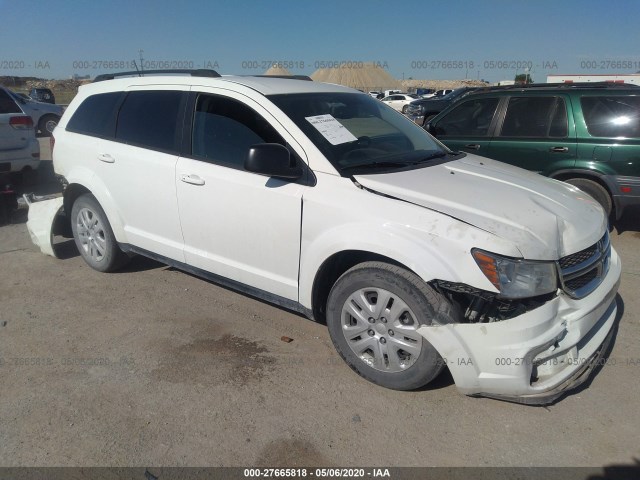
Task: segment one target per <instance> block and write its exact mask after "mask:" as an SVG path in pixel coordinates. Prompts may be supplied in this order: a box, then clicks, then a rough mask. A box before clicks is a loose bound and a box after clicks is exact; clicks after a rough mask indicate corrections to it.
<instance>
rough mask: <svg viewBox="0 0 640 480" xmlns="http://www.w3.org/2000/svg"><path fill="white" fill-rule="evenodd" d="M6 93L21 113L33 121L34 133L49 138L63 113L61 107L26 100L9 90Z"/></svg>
mask: <svg viewBox="0 0 640 480" xmlns="http://www.w3.org/2000/svg"><path fill="white" fill-rule="evenodd" d="M6 91H7V92H8V93H9V95H11V97H12V98H13V99H14V100H15V101H16V102H17V103H18V105H20V108H21V109H22V111H23V112H24V113H26V114H27V115H29V116H30V117H31V118H32V119H33V125H34V127H35V129H36V131H40V134H41V135H42V136H45V137H50V136H51V134H52V133H53V129H54V128H56V125H58V122H59V121H60V117H62V114H63V113H64V108H63V107H62V106H61V105H55V104H51V103H44V102H37V101H35V100H33V99H31V98H29V99H26V98H24V97H21V96H20V95H18V94H17V93H15V92H12V91H11V90H6Z"/></svg>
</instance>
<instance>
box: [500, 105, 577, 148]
mask: <svg viewBox="0 0 640 480" xmlns="http://www.w3.org/2000/svg"><path fill="white" fill-rule="evenodd" d="M567 132H568V126H567V110H566V106H565V104H564V99H562V98H559V97H537V96H536V97H533V96H532V97H511V98H510V99H509V104H508V106H507V113H506V115H505V117H504V122H503V124H502V130H501V132H500V136H501V137H542V138H546V137H555V138H563V137H566V136H567Z"/></svg>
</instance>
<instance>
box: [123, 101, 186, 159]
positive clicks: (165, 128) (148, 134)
mask: <svg viewBox="0 0 640 480" xmlns="http://www.w3.org/2000/svg"><path fill="white" fill-rule="evenodd" d="M185 99H186V94H185V93H184V92H179V91H171V90H155V91H134V92H129V94H127V98H125V100H124V103H123V104H122V107H120V114H119V115H118V124H117V127H116V140H117V141H119V142H124V143H127V144H130V145H136V146H139V147H144V148H150V149H152V150H159V151H162V152H167V153H178V152H179V148H178V145H179V144H180V139H181V134H182V128H178V125H180V126H182V122H181V121H180V119H179V114H180V112H181V111H182V108H181V107H182V104H183V102H184V101H185Z"/></svg>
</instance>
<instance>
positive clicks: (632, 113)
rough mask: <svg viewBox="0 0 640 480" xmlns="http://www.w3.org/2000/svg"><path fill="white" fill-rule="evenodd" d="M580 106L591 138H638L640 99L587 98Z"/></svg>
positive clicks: (639, 131) (582, 100) (581, 101)
mask: <svg viewBox="0 0 640 480" xmlns="http://www.w3.org/2000/svg"><path fill="white" fill-rule="evenodd" d="M580 104H581V106H582V113H583V115H584V120H585V122H586V124H587V130H588V131H589V134H590V135H591V136H593V137H631V138H640V97H636V96H589V97H582V98H580Z"/></svg>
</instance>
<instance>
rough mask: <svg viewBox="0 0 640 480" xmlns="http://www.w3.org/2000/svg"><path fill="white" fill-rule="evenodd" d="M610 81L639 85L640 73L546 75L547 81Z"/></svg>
mask: <svg viewBox="0 0 640 480" xmlns="http://www.w3.org/2000/svg"><path fill="white" fill-rule="evenodd" d="M578 82H612V83H632V84H634V85H640V73H631V74H615V73H610V74H602V75H547V83H578Z"/></svg>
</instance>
